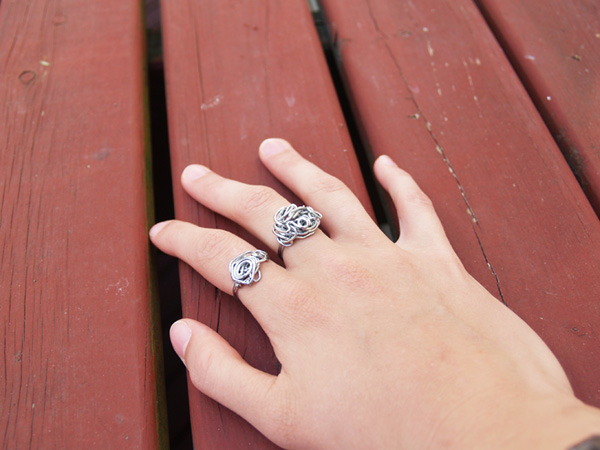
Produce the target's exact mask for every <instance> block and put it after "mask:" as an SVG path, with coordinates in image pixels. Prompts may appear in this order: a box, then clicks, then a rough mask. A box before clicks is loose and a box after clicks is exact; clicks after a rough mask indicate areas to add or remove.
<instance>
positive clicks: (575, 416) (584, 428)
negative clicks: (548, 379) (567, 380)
mask: <svg viewBox="0 0 600 450" xmlns="http://www.w3.org/2000/svg"><path fill="white" fill-rule="evenodd" d="M507 400H508V399H507V398H505V399H502V400H499V401H494V402H487V403H482V404H486V405H487V407H488V410H483V409H479V410H473V411H472V412H473V414H471V416H470V417H471V419H470V420H464V421H463V422H462V423H460V424H453V427H452V428H454V434H453V435H452V436H449V435H448V434H446V436H445V437H446V445H442V447H438V448H456V449H464V448H487V449H506V448H511V449H524V450H525V449H527V450H530V449H534V448H544V449H557V450H570V449H572V448H573V447H575V448H576V446H577V445H578V444H580V443H582V442H583V441H585V440H587V439H589V438H591V437H593V436H596V435H600V410H598V409H596V408H593V407H590V406H588V405H585V404H584V403H582V402H581V401H579V400H577V399H576V398H575V397H573V396H570V395H567V394H562V393H561V394H558V395H556V396H552V397H551V396H548V397H538V398H527V397H525V396H516V397H513V399H512V401H507ZM489 405H492V407H491V408H490V406H489ZM442 444H443V442H442ZM434 446H435V445H434ZM577 450H579V449H577ZM586 450H587V449H586Z"/></svg>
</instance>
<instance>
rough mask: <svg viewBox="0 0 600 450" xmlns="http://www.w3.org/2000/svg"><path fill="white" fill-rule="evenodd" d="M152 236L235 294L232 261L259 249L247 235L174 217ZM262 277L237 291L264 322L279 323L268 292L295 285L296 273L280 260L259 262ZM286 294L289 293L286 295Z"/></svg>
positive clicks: (215, 283)
mask: <svg viewBox="0 0 600 450" xmlns="http://www.w3.org/2000/svg"><path fill="white" fill-rule="evenodd" d="M150 238H151V239H152V242H153V243H154V245H156V246H157V247H158V248H159V249H160V250H162V251H163V252H165V253H167V254H169V255H172V256H176V257H178V258H179V259H181V260H182V261H184V262H186V263H187V264H189V265H190V266H191V267H192V268H194V269H195V270H196V271H197V272H198V273H200V275H202V276H203V277H204V278H205V279H206V280H207V281H208V282H210V283H211V284H213V285H214V286H216V287H217V288H219V289H220V290H222V291H224V292H226V293H228V294H229V295H232V294H233V287H234V282H233V280H232V278H231V274H230V272H229V263H230V262H231V260H232V259H233V258H235V257H237V256H238V255H241V254H242V253H244V252H247V251H253V250H255V249H254V248H252V246H251V245H250V244H248V243H247V242H246V241H244V240H243V239H240V238H239V237H237V236H235V235H233V234H231V233H229V232H227V231H223V230H217V229H210V228H200V227H197V226H195V225H192V224H190V223H187V222H181V221H178V220H172V221H168V222H162V223H159V224H156V225H155V226H154V227H153V228H152V229H151V230H150ZM259 270H260V273H261V278H260V281H256V282H255V283H254V284H252V285H250V286H246V285H242V286H241V287H240V288H239V289H238V292H237V296H238V298H239V299H240V301H241V302H242V303H243V304H244V305H245V306H246V307H247V308H248V310H249V311H250V312H251V313H252V315H253V316H254V317H255V318H256V320H258V322H259V323H260V324H261V326H263V328H265V327H267V328H268V325H269V324H274V323H277V322H278V321H277V320H276V319H277V317H273V313H274V311H275V310H276V309H277V308H274V305H273V304H271V303H270V302H267V301H264V299H265V298H268V295H266V293H268V292H280V293H282V294H285V292H287V289H289V286H293V285H294V284H295V283H294V282H293V276H292V275H291V274H289V273H288V272H287V271H286V270H285V269H284V268H283V267H281V266H279V265H278V264H276V263H274V262H272V261H270V262H269V261H267V262H264V263H262V264H260V266H259ZM283 298H285V295H284V296H283Z"/></svg>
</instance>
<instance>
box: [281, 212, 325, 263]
mask: <svg viewBox="0 0 600 450" xmlns="http://www.w3.org/2000/svg"><path fill="white" fill-rule="evenodd" d="M322 217H323V215H322V214H321V213H319V212H317V211H315V210H314V209H312V208H311V207H310V206H304V205H303V206H296V205H295V204H293V203H292V204H291V205H288V206H284V207H282V208H279V210H278V211H277V212H276V213H275V215H274V216H273V220H274V221H275V223H274V225H273V233H274V234H275V236H276V237H277V242H278V243H279V250H278V252H277V254H278V255H279V258H281V259H283V249H284V248H285V247H290V246H291V245H292V244H293V243H294V240H296V239H305V238H307V237H309V236H312V235H313V234H315V232H316V231H317V228H319V225H320V224H321V218H322Z"/></svg>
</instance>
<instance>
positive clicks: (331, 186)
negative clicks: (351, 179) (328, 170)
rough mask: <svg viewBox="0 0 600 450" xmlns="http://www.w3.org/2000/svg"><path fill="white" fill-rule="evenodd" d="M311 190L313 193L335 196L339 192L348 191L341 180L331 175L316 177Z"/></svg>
mask: <svg viewBox="0 0 600 450" xmlns="http://www.w3.org/2000/svg"><path fill="white" fill-rule="evenodd" d="M311 188H312V191H313V193H324V194H335V193H338V192H344V191H345V190H346V189H348V188H347V187H346V185H345V184H344V183H343V182H342V181H341V180H338V179H337V178H335V177H333V176H331V175H322V176H319V177H316V178H315V180H314V181H313V183H312V186H311Z"/></svg>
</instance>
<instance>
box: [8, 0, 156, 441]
mask: <svg viewBox="0 0 600 450" xmlns="http://www.w3.org/2000/svg"><path fill="white" fill-rule="evenodd" d="M141 17H142V14H141V5H140V2H138V1H130V0H107V1H104V2H95V1H89V0H72V1H68V2H59V1H52V0H48V1H43V2H12V1H3V2H2V3H1V5H0V67H1V69H0V105H2V107H1V108H0V136H1V140H2V146H1V148H0V173H1V175H0V264H1V267H2V270H1V272H0V336H1V338H2V341H3V345H2V356H1V359H0V361H1V362H0V366H1V368H0V392H1V393H2V394H1V398H0V447H2V448H11V449H22V448H63V449H67V448H72V449H75V448H79V449H81V448H100V449H106V448H144V449H150V448H157V447H159V446H160V439H161V438H164V437H165V436H164V433H162V431H161V430H164V427H165V426H166V424H165V423H164V422H162V421H161V420H160V419H159V415H160V414H159V405H158V400H159V397H160V395H159V390H160V386H161V383H160V382H159V378H158V377H157V353H158V354H160V347H158V348H157V342H158V341H157V338H156V336H155V334H154V330H155V328H154V327H155V324H154V319H153V304H152V294H151V284H152V282H151V278H150V267H149V244H148V239H147V234H146V230H147V227H148V221H149V218H148V204H147V193H148V188H149V187H148V179H147V174H146V171H147V170H149V169H150V168H149V167H148V165H147V162H146V148H145V145H146V134H147V132H148V130H147V129H146V124H145V114H144V78H143V75H144V60H145V53H144V39H143V32H144V31H143V25H142V21H141ZM158 329H159V328H157V330H158ZM158 359H160V358H158Z"/></svg>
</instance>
